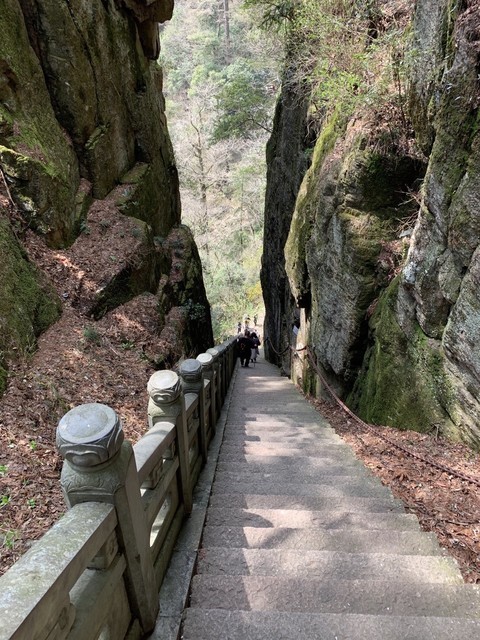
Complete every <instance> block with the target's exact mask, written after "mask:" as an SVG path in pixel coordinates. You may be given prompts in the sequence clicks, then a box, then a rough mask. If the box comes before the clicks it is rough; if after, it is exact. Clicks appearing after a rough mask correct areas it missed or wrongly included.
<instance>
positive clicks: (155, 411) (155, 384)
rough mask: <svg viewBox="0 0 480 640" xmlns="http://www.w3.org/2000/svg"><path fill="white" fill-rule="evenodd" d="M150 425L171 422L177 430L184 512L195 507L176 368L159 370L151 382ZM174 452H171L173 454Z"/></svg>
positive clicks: (181, 395) (180, 392)
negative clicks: (173, 369)
mask: <svg viewBox="0 0 480 640" xmlns="http://www.w3.org/2000/svg"><path fill="white" fill-rule="evenodd" d="M147 391H148V395H149V396H150V399H149V401H148V424H149V427H150V428H151V427H153V426H155V424H157V422H170V423H171V424H174V425H175V426H176V429H177V438H176V440H177V442H178V458H179V461H180V485H181V489H182V497H183V503H184V508H185V513H187V514H188V513H190V512H191V510H192V493H193V489H192V487H191V483H190V458H189V446H188V429H187V418H186V414H185V398H184V396H183V391H182V384H181V380H180V377H179V376H178V374H177V373H175V372H174V371H156V372H155V373H154V374H153V375H152V376H151V377H150V380H149V381H148V384H147ZM174 454H175V452H171V456H172V457H174Z"/></svg>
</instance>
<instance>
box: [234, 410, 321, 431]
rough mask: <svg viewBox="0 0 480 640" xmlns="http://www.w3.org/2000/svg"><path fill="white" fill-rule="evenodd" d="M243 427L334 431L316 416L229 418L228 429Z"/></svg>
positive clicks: (245, 416)
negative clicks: (300, 417)
mask: <svg viewBox="0 0 480 640" xmlns="http://www.w3.org/2000/svg"><path fill="white" fill-rule="evenodd" d="M241 427H245V428H247V427H248V428H251V427H257V428H258V429H269V428H271V429H282V428H290V429H291V428H293V429H303V430H305V431H313V430H315V429H316V430H318V431H322V430H324V431H333V429H332V427H331V426H330V425H329V424H328V423H324V422H322V421H321V420H319V419H318V418H317V417H315V416H311V417H310V418H307V417H304V418H303V419H302V420H300V419H299V418H298V417H297V416H296V415H285V414H283V415H276V416H267V415H264V416H253V415H248V416H247V415H244V414H241V415H235V416H230V415H229V417H228V424H227V429H238V428H241Z"/></svg>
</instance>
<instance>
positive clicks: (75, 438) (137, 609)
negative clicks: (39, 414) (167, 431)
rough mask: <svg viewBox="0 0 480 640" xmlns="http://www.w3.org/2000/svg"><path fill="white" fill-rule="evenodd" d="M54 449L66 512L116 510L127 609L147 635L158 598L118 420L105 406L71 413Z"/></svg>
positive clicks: (131, 458)
mask: <svg viewBox="0 0 480 640" xmlns="http://www.w3.org/2000/svg"><path fill="white" fill-rule="evenodd" d="M57 447H58V449H59V451H60V454H61V455H62V457H63V458H65V464H64V465H63V469H62V475H61V484H62V489H63V492H64V494H65V498H66V501H67V504H68V506H69V507H73V505H75V504H79V503H81V502H106V503H109V504H113V505H114V506H115V509H116V511H117V518H118V526H119V530H120V536H119V537H120V544H121V547H122V552H123V553H124V555H125V558H126V561H127V569H126V587H127V592H128V596H129V601H130V606H131V609H132V612H133V615H134V616H135V617H136V618H137V619H138V621H139V622H140V625H141V627H142V629H143V631H144V632H145V633H147V632H149V631H151V630H152V629H153V627H154V626H155V619H156V615H157V612H158V596H157V593H156V582H155V576H154V572H153V562H152V556H151V553H150V535H149V531H147V526H146V520H145V514H144V511H143V507H142V502H141V496H140V486H139V483H138V476H137V470H136V466H135V459H134V456H133V449H132V445H131V444H130V443H129V442H124V436H123V430H122V426H121V424H120V419H119V417H118V416H117V414H116V413H115V411H113V409H111V408H110V407H108V406H106V405H104V404H84V405H80V406H79V407H75V408H74V409H72V410H71V411H69V412H68V413H66V414H65V415H64V416H63V418H62V419H61V420H60V423H59V425H58V428H57ZM93 564H94V565H95V563H93Z"/></svg>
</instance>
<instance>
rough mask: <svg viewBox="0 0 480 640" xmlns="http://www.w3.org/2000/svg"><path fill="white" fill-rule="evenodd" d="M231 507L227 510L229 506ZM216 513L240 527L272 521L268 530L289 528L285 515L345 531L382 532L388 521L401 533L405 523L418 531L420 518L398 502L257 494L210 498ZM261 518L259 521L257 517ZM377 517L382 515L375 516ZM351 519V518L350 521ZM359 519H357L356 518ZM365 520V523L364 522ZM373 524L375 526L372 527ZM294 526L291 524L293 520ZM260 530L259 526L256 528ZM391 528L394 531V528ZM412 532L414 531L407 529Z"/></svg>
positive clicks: (386, 499) (375, 499) (378, 499)
mask: <svg viewBox="0 0 480 640" xmlns="http://www.w3.org/2000/svg"><path fill="white" fill-rule="evenodd" d="M226 504H227V505H228V507H225V505H226ZM214 509H219V510H225V513H220V514H218V516H217V515H216V516H215V517H218V518H222V517H225V518H226V517H227V516H228V517H229V518H230V521H231V520H235V521H236V522H235V524H236V526H249V525H250V522H249V523H247V522H241V523H240V524H239V521H240V519H241V518H242V517H243V518H247V517H248V518H250V517H253V518H254V519H256V520H257V521H259V522H261V521H262V520H263V521H268V522H271V523H272V524H271V525H267V526H279V527H281V526H288V524H285V521H284V520H283V517H282V514H281V513H280V512H281V511H283V510H284V511H295V512H300V511H301V512H302V513H297V514H296V517H297V518H298V521H299V522H305V523H306V524H305V525H295V526H310V525H309V524H308V523H309V522H317V523H318V525H315V526H322V527H328V526H329V525H330V528H341V527H340V525H341V524H342V522H348V523H351V524H352V525H354V524H355V522H358V523H360V525H359V526H360V528H365V529H372V528H373V529H379V528H383V527H381V526H377V525H379V523H381V522H383V521H385V522H390V520H392V522H393V523H395V522H396V521H398V524H399V527H398V528H399V529H404V528H405V527H402V526H401V522H404V521H405V522H407V521H409V522H412V523H413V522H414V523H416V527H415V528H417V527H418V526H419V525H418V520H417V518H416V516H414V515H413V514H410V513H405V508H404V506H403V504H402V503H401V502H400V501H398V500H396V499H395V498H393V497H392V498H390V499H389V498H357V497H353V498H352V497H351V498H347V497H341V498H325V497H322V496H282V495H275V496H269V495H263V496H262V495H255V494H245V495H241V494H234V493H219V494H217V495H212V496H211V497H210V507H209V511H212V514H215V511H213V510H214ZM257 514H258V517H257V518H255V516H257ZM373 514H378V515H377V516H373ZM390 514H391V515H392V516H404V517H403V518H394V517H392V518H388V517H387V516H389V515H390ZM349 516H351V517H350V518H349ZM354 516H355V517H354ZM362 517H363V520H362ZM368 520H370V521H371V522H372V523H373V525H374V526H368ZM289 522H291V520H289ZM255 526H257V525H255ZM259 526H261V525H259ZM387 528H392V527H391V526H390V525H389V526H387ZM407 528H411V527H407Z"/></svg>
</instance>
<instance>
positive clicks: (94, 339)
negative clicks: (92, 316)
mask: <svg viewBox="0 0 480 640" xmlns="http://www.w3.org/2000/svg"><path fill="white" fill-rule="evenodd" d="M83 337H84V339H85V341H86V342H88V343H90V344H96V345H98V344H100V342H101V340H102V338H101V336H100V334H99V333H98V331H97V330H96V329H95V327H92V326H91V325H88V326H86V327H84V328H83Z"/></svg>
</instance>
